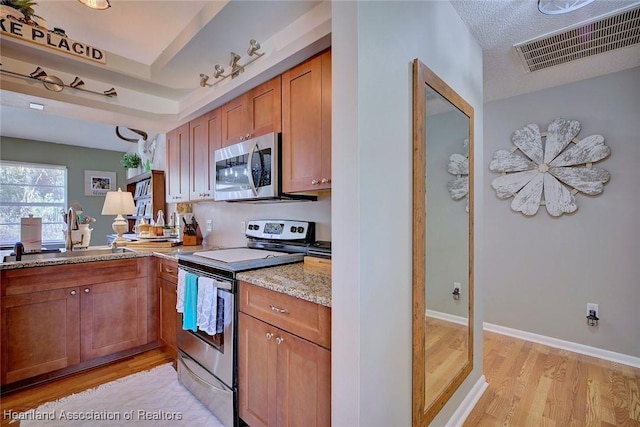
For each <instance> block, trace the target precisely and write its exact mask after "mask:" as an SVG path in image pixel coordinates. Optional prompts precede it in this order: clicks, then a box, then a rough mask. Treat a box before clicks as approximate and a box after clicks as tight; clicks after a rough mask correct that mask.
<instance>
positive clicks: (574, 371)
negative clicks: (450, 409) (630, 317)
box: [464, 331, 640, 427]
mask: <svg viewBox="0 0 640 427" xmlns="http://www.w3.org/2000/svg"><path fill="white" fill-rule="evenodd" d="M484 375H485V377H486V379H487V382H488V383H489V388H488V389H487V390H486V391H485V392H484V394H483V396H482V398H481V399H480V401H479V402H478V404H477V405H476V407H475V408H474V409H473V411H472V412H471V414H470V415H469V417H468V418H467V420H466V422H465V423H464V427H474V426H492V427H493V426H504V427H507V426H512V427H527V426H552V427H592V426H593V427H595V426H598V427H610V426H625V427H626V426H640V369H636V368H632V367H630V366H627V365H621V364H617V363H613V362H609V361H606V360H601V359H597V358H593V357H589V356H584V355H581V354H577V353H572V352H569V351H565V350H560V349H556V348H551V347H547V346H544V345H542V344H536V343H533V342H529V341H523V340H520V339H517V338H512V337H508V336H504V335H499V334H496V333H492V332H486V331H485V332H484Z"/></svg>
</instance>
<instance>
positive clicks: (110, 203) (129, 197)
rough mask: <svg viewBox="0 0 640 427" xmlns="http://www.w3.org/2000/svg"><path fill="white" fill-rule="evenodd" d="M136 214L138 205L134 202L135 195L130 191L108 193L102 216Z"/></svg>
mask: <svg viewBox="0 0 640 427" xmlns="http://www.w3.org/2000/svg"><path fill="white" fill-rule="evenodd" d="M134 213H136V205H135V203H134V202H133V194H131V193H129V192H128V191H122V190H121V189H120V188H118V191H107V197H105V199H104V205H103V206H102V215H133V214H134Z"/></svg>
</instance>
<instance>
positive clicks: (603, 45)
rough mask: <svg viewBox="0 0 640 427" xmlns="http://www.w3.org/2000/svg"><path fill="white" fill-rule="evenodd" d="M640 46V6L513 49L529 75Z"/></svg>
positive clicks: (530, 41)
mask: <svg viewBox="0 0 640 427" xmlns="http://www.w3.org/2000/svg"><path fill="white" fill-rule="evenodd" d="M637 43H640V6H638V5H636V6H635V7H632V8H629V9H626V10H623V11H618V12H614V13H612V14H609V15H604V16H601V17H599V18H595V19H593V20H591V21H586V22H583V23H580V24H578V25H575V26H572V27H568V28H564V29H562V30H560V31H557V32H555V33H551V34H546V35H544V36H542V37H539V38H536V39H533V40H529V41H526V42H523V43H519V44H517V45H514V48H515V49H516V51H517V52H518V56H519V57H520V60H521V61H522V64H523V66H524V67H525V69H526V70H527V71H529V72H532V71H537V70H542V69H544V68H548V67H552V66H554V65H559V64H564V63H567V62H571V61H575V60H576V59H582V58H587V57H589V56H593V55H597V54H600V53H605V52H609V51H611V50H615V49H620V48H623V47H628V46H632V45H634V44H637Z"/></svg>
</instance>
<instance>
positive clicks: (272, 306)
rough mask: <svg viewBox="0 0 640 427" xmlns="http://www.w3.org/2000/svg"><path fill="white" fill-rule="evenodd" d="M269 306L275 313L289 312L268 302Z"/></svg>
mask: <svg viewBox="0 0 640 427" xmlns="http://www.w3.org/2000/svg"><path fill="white" fill-rule="evenodd" d="M269 307H271V311H275V312H276V313H281V314H289V310H287V309H286V308H279V307H276V306H275V305H272V304H269Z"/></svg>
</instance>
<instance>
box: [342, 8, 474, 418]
mask: <svg viewBox="0 0 640 427" xmlns="http://www.w3.org/2000/svg"><path fill="white" fill-rule="evenodd" d="M331 37H332V66H333V73H332V80H333V90H332V94H333V110H332V129H333V132H332V138H333V139H332V171H333V174H332V180H333V188H332V195H331V210H332V212H331V227H332V243H333V260H332V261H333V264H332V273H333V274H332V284H333V288H332V319H331V321H332V343H331V345H332V348H331V362H332V365H331V369H332V402H331V403H332V408H331V409H332V421H333V425H335V426H371V427H377V426H380V427H382V426H384V427H387V426H409V425H411V413H412V411H411V402H412V390H411V386H412V371H411V365H412V361H411V356H412V352H411V349H412V348H411V345H412V315H411V312H412V293H411V290H412V283H411V279H412V265H411V259H412V194H413V193H412V97H413V94H412V61H413V59H414V58H419V59H420V60H421V61H422V62H424V63H425V64H426V65H427V66H428V67H430V68H431V69H432V70H433V71H434V72H435V73H436V74H438V75H439V76H441V77H442V78H443V79H444V80H445V81H446V82H447V83H448V84H449V85H450V86H451V87H452V88H453V89H454V90H456V91H457V92H458V93H459V94H460V95H461V96H462V97H463V98H465V99H466V100H467V101H468V102H469V103H470V104H471V105H472V106H473V107H474V109H475V114H476V116H475V120H476V121H475V133H476V136H475V141H476V143H477V146H476V147H477V148H478V149H480V148H481V147H482V51H481V49H480V47H479V46H478V44H477V43H476V42H475V40H474V39H473V37H472V36H471V34H470V32H469V30H468V29H467V28H466V26H465V25H464V23H463V22H462V20H461V19H460V17H459V16H458V14H457V13H456V11H455V10H454V8H453V6H452V5H451V4H450V3H449V2H443V1H426V2H425V1H421V2H415V1H384V2H372V1H365V2H332V34H331ZM476 161H477V162H478V165H481V164H482V152H481V151H479V152H477V157H476ZM478 169H479V182H480V183H481V182H482V167H480V166H478ZM392 172H393V173H392ZM478 188H480V185H478ZM480 191H481V189H480ZM477 194H478V191H476V195H477ZM479 197H481V195H480V196H479ZM449 202H450V201H449ZM481 215H482V213H481V212H478V213H477V217H476V221H477V223H482V221H481ZM478 232H479V233H480V234H481V232H482V230H481V229H480V230H479V231H478ZM476 238H477V240H476V241H477V242H481V241H482V238H481V237H479V236H478V235H477V236H476ZM476 254H477V255H476V258H475V262H476V263H477V264H476V266H477V269H476V271H478V268H480V267H481V266H482V261H481V251H479V250H476ZM481 288H482V283H481V281H480V280H478V281H476V289H477V291H478V293H477V294H478V295H482V289H481ZM481 305H482V299H481V297H478V298H476V300H475V309H476V311H475V312H476V317H475V319H474V345H475V346H476V352H475V355H474V356H475V357H474V370H473V372H472V373H471V375H470V377H469V378H468V379H467V380H466V381H465V382H464V383H463V385H462V387H461V389H460V390H458V392H457V393H455V394H454V395H453V396H452V398H451V400H450V401H449V403H448V404H447V405H445V407H444V408H443V410H442V411H441V413H440V415H439V416H438V417H437V418H436V419H435V420H434V422H433V423H432V425H433V426H443V425H445V424H446V422H447V420H448V419H449V418H450V417H451V416H452V414H453V412H454V411H455V410H456V409H457V408H458V406H459V404H460V403H461V401H462V399H463V398H464V397H466V396H467V394H468V393H469V391H470V389H471V387H472V386H473V385H474V384H476V383H477V382H478V380H479V379H480V378H481V375H482V342H481V338H482V326H481V325H482V310H481Z"/></svg>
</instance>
